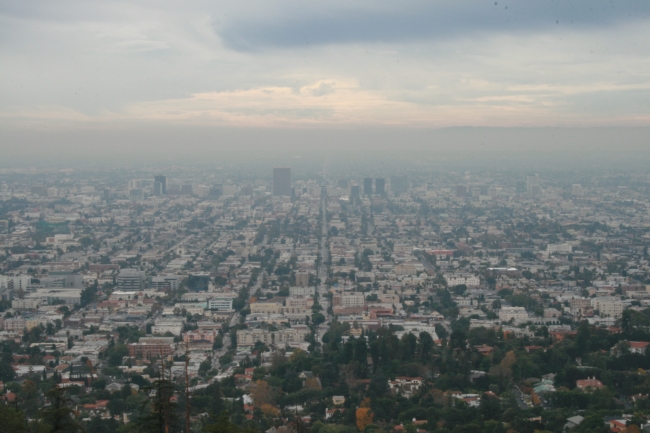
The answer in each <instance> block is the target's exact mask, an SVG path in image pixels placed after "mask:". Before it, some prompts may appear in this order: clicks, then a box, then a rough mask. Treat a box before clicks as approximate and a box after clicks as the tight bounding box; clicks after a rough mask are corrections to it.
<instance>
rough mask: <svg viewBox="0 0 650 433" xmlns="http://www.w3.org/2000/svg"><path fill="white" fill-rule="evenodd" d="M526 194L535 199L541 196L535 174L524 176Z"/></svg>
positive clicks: (537, 177)
mask: <svg viewBox="0 0 650 433" xmlns="http://www.w3.org/2000/svg"><path fill="white" fill-rule="evenodd" d="M526 192H527V193H528V195H529V196H530V197H537V196H540V195H541V194H542V190H541V188H540V187H539V176H538V175H536V174H532V175H528V176H526Z"/></svg>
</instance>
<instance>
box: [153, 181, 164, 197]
mask: <svg viewBox="0 0 650 433" xmlns="http://www.w3.org/2000/svg"><path fill="white" fill-rule="evenodd" d="M153 195H162V182H154V183H153Z"/></svg>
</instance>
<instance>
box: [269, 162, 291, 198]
mask: <svg viewBox="0 0 650 433" xmlns="http://www.w3.org/2000/svg"><path fill="white" fill-rule="evenodd" d="M273 195H280V196H281V195H284V196H287V197H290V196H291V169H290V168H289V167H275V168H274V169H273Z"/></svg>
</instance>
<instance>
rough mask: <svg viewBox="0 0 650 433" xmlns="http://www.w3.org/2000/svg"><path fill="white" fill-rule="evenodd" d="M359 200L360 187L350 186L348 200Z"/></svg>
mask: <svg viewBox="0 0 650 433" xmlns="http://www.w3.org/2000/svg"><path fill="white" fill-rule="evenodd" d="M360 198H361V187H360V186H359V185H352V186H351V187H350V200H351V201H352V200H359V199H360Z"/></svg>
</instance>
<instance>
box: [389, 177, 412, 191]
mask: <svg viewBox="0 0 650 433" xmlns="http://www.w3.org/2000/svg"><path fill="white" fill-rule="evenodd" d="M390 189H391V191H393V194H395V195H400V194H404V193H405V192H407V191H408V189H409V182H408V178H407V177H406V176H392V177H391V178H390Z"/></svg>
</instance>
